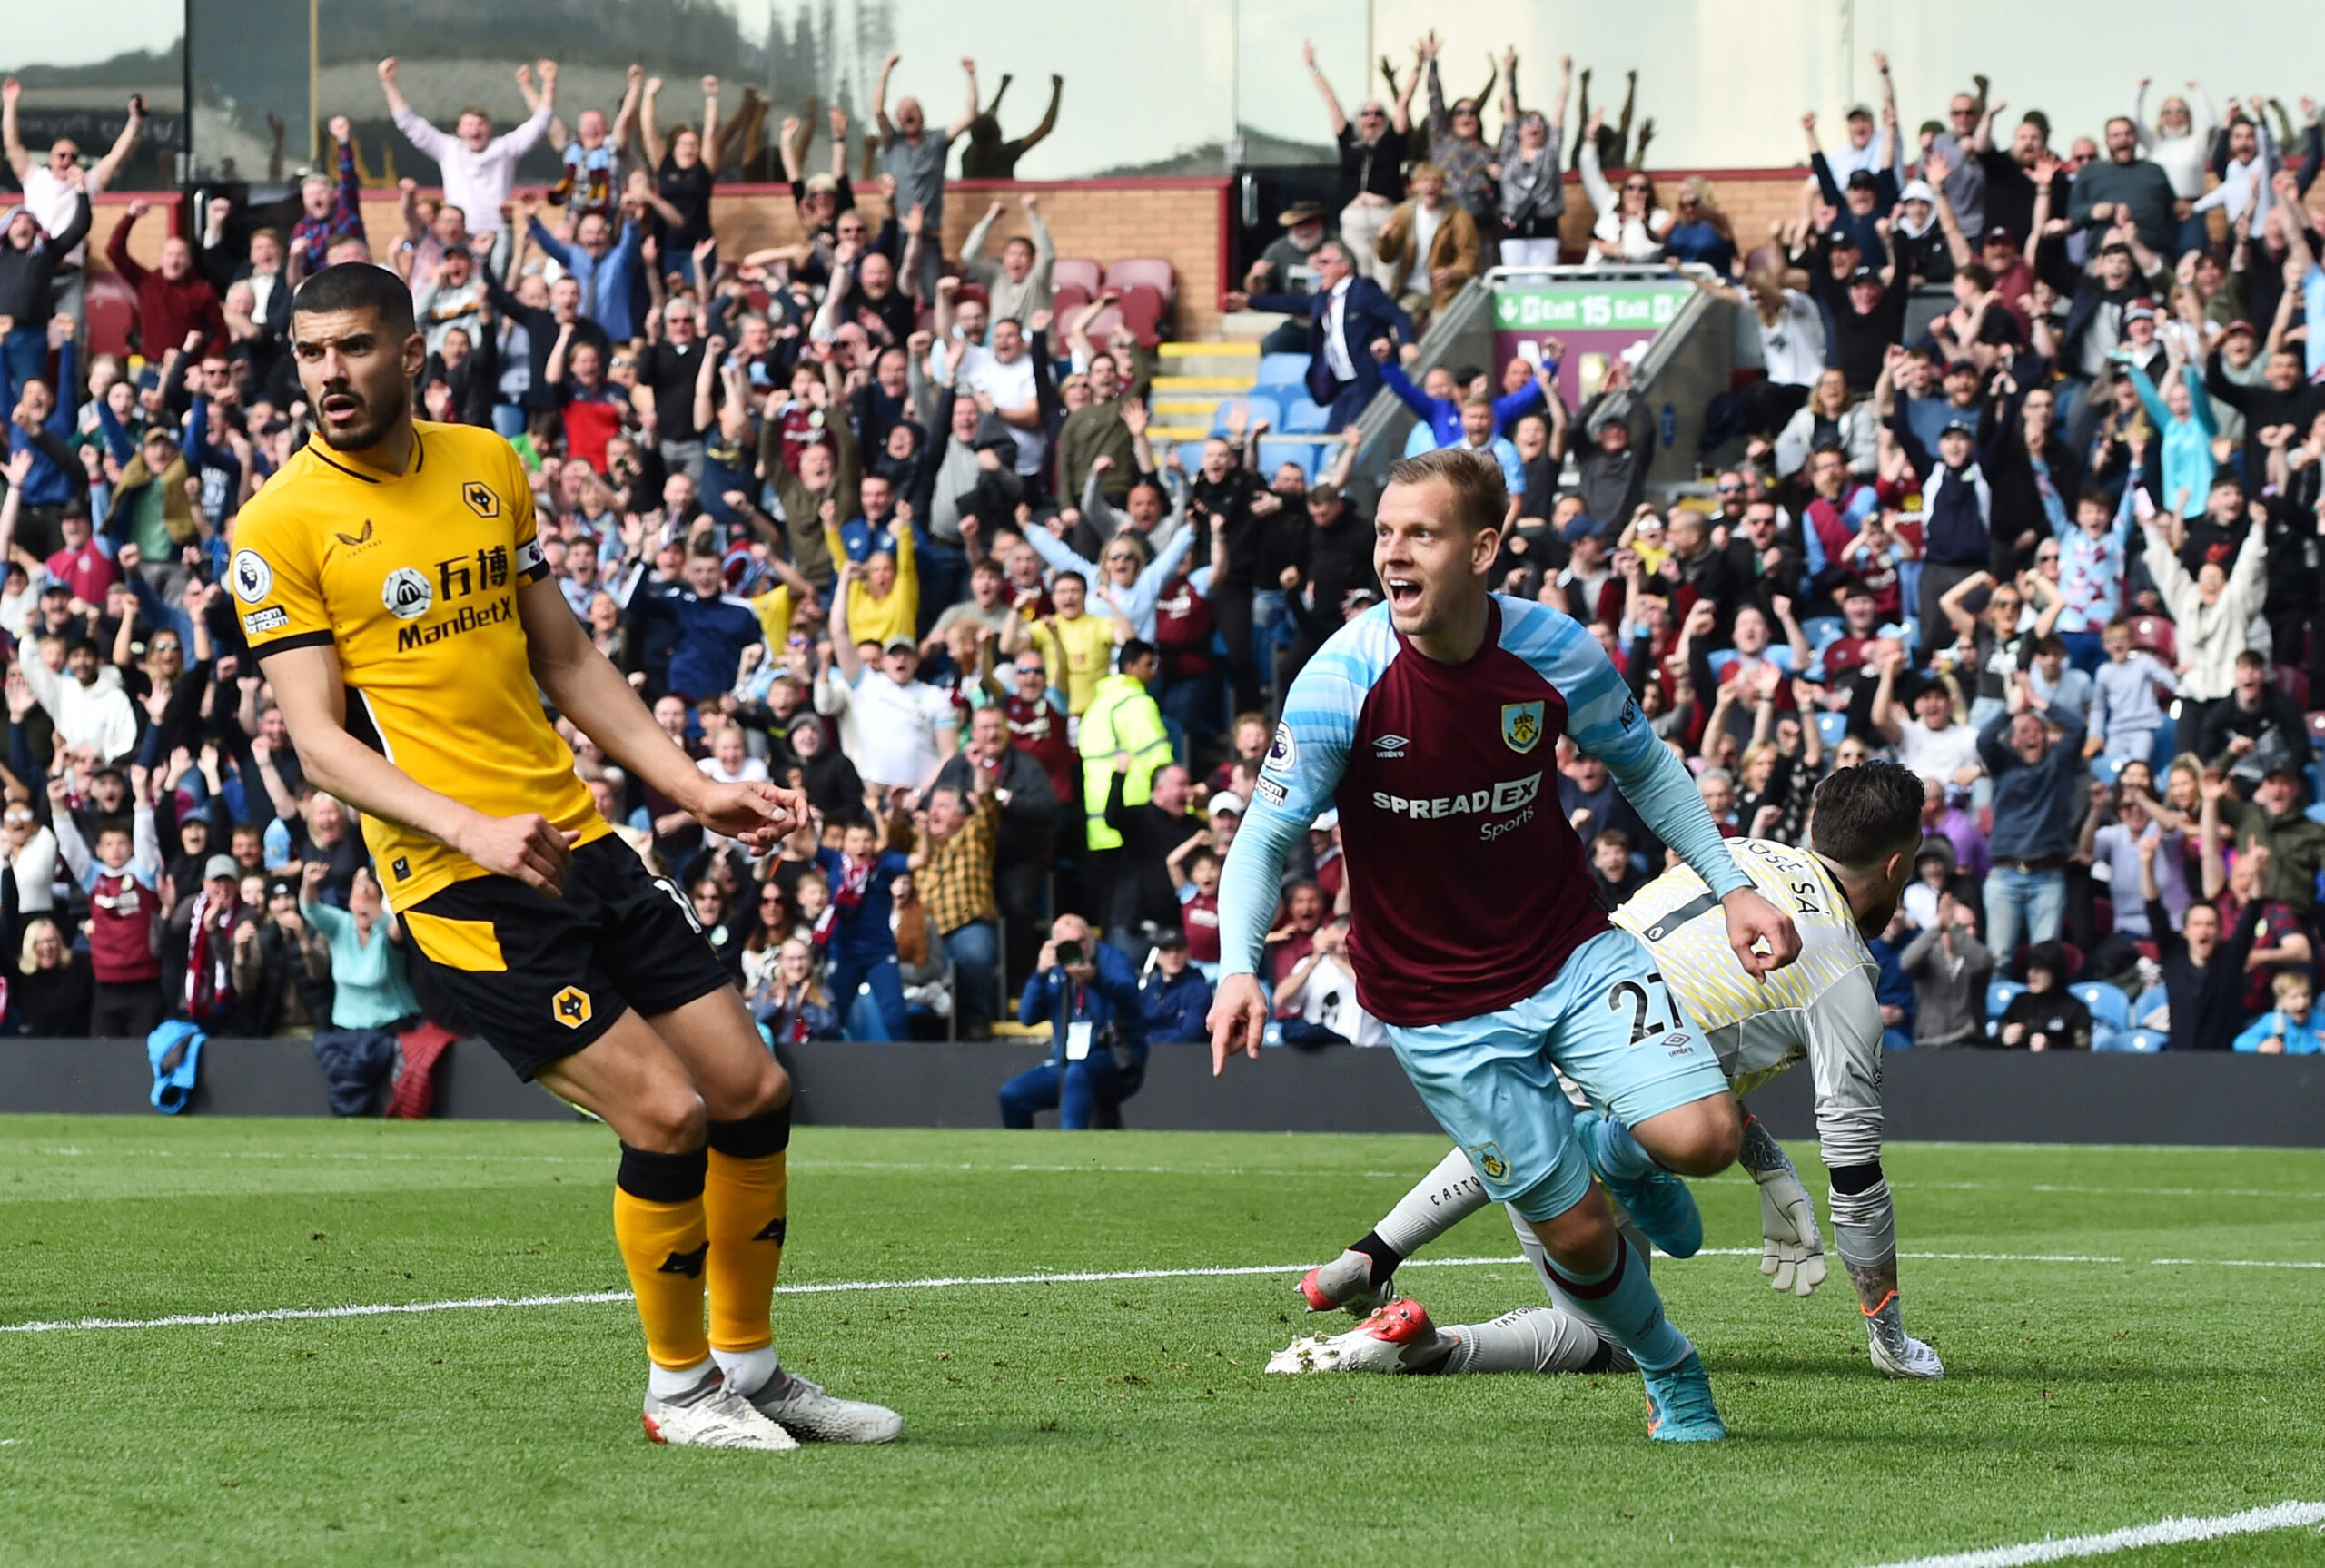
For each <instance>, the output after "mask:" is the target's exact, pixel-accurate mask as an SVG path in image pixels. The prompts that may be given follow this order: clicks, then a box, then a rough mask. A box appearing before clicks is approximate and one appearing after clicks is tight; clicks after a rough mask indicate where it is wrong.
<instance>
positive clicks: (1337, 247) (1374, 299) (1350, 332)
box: [1227, 240, 1413, 432]
mask: <svg viewBox="0 0 2325 1568" xmlns="http://www.w3.org/2000/svg"><path fill="white" fill-rule="evenodd" d="M1309 264H1310V265H1311V266H1312V267H1313V268H1314V269H1315V270H1316V291H1315V292H1314V293H1312V294H1249V295H1246V294H1241V293H1231V294H1229V295H1228V296H1227V308H1228V309H1229V310H1231V311H1241V310H1245V309H1250V310H1253V311H1281V312H1282V313H1284V314H1285V315H1288V316H1304V317H1306V318H1308V352H1309V360H1308V395H1309V396H1310V397H1311V398H1313V399H1316V401H1318V402H1319V403H1321V404H1322V405H1324V407H1325V409H1327V410H1329V412H1330V418H1329V419H1326V420H1325V423H1324V429H1326V430H1327V431H1328V432H1329V431H1337V430H1339V429H1341V428H1342V427H1343V426H1345V425H1347V424H1348V423H1349V422H1350V420H1352V419H1355V418H1356V417H1357V415H1359V414H1360V413H1362V412H1363V411H1364V405H1365V404H1367V403H1369V402H1370V401H1371V400H1372V396H1373V394H1374V393H1376V392H1378V391H1379V390H1380V366H1379V365H1378V364H1376V363H1375V362H1374V360H1373V358H1372V342H1373V340H1375V339H1376V338H1388V339H1390V340H1392V341H1394V342H1397V343H1399V344H1406V343H1410V342H1411V341H1412V340H1413V323H1412V318H1411V317H1410V316H1408V315H1406V314H1405V313H1404V311H1400V310H1399V309H1398V308H1397V302H1396V301H1394V300H1391V299H1390V297H1389V296H1388V294H1387V293H1386V292H1385V291H1382V289H1381V287H1380V284H1378V283H1376V282H1374V281H1372V280H1371V279H1370V278H1360V277H1358V276H1357V275H1356V269H1355V268H1354V267H1353V266H1352V265H1351V264H1350V261H1349V257H1348V251H1347V249H1346V248H1345V247H1344V246H1342V245H1341V242H1339V241H1338V240H1327V241H1325V242H1323V243H1322V244H1321V245H1319V246H1317V247H1316V249H1315V251H1314V253H1313V254H1311V256H1310V258H1309Z"/></svg>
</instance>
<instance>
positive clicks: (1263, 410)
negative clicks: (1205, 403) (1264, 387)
mask: <svg viewBox="0 0 2325 1568" xmlns="http://www.w3.org/2000/svg"><path fill="white" fill-rule="evenodd" d="M1238 403H1242V404H1243V405H1245V406H1246V407H1247V408H1248V409H1250V412H1249V414H1248V415H1247V416H1246V419H1265V420H1266V421H1267V422H1268V426H1269V428H1270V429H1277V428H1279V427H1280V425H1281V420H1282V419H1283V407H1282V405H1281V404H1280V403H1278V402H1277V401H1276V400H1275V399H1273V398H1263V397H1261V396H1260V395H1259V394H1257V393H1255V392H1254V393H1242V394H1239V395H1237V396H1235V397H1232V398H1222V399H1219V406H1218V407H1217V408H1215V409H1212V411H1211V433H1212V435H1214V436H1223V435H1225V434H1226V433H1227V410H1228V409H1232V408H1233V407H1235V405H1236V404H1238ZM1248 428H1249V426H1248V425H1247V426H1246V429H1248Z"/></svg>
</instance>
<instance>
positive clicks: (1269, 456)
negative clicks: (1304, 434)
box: [1260, 440, 1322, 480]
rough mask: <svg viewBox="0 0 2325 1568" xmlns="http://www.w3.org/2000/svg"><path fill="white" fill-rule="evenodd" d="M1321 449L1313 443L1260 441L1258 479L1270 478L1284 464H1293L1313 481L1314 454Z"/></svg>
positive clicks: (1314, 473) (1314, 469) (1314, 468)
mask: <svg viewBox="0 0 2325 1568" xmlns="http://www.w3.org/2000/svg"><path fill="white" fill-rule="evenodd" d="M1321 450H1322V448H1321V447H1319V446H1317V445H1316V443H1315V442H1313V441H1272V440H1261V442H1260V478H1261V479H1262V480H1265V479H1270V478H1274V476H1275V471H1276V469H1277V468H1280V467H1281V466H1282V465H1283V464H1285V463H1294V464H1297V465H1298V466H1299V468H1300V471H1301V473H1303V474H1306V475H1307V476H1308V477H1309V478H1311V479H1313V478H1315V477H1316V454H1317V453H1318V452H1320V451H1321Z"/></svg>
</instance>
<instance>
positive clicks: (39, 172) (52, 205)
mask: <svg viewBox="0 0 2325 1568" xmlns="http://www.w3.org/2000/svg"><path fill="white" fill-rule="evenodd" d="M81 178H82V180H83V181H84V184H82V185H68V184H66V183H65V182H64V181H62V180H60V179H58V178H57V177H56V173H55V171H54V170H53V169H51V168H50V167H49V166H48V161H47V160H46V159H45V158H44V159H42V160H41V161H40V162H38V163H33V164H30V165H28V166H27V167H26V168H25V211H26V212H30V213H31V214H32V215H33V216H34V217H35V218H37V219H39V220H40V226H41V227H42V228H43V229H44V230H45V231H46V232H49V233H52V234H62V233H63V232H64V231H65V228H66V226H67V225H69V224H70V223H71V222H73V217H74V213H75V212H79V211H80V200H81V192H82V191H84V190H86V191H87V192H89V200H90V201H91V202H95V201H96V199H97V195H98V193H99V192H102V191H103V190H104V186H103V185H102V184H100V183H98V182H97V174H96V171H95V170H94V169H90V170H84V171H83V173H82V175H81ZM88 259H89V242H87V241H86V240H84V241H82V242H80V243H79V244H77V245H75V246H74V247H73V253H72V254H71V255H69V256H67V257H65V258H64V265H66V266H68V267H78V266H80V265H82V264H83V263H84V262H86V261H88Z"/></svg>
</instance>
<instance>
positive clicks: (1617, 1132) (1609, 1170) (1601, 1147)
mask: <svg viewBox="0 0 2325 1568" xmlns="http://www.w3.org/2000/svg"><path fill="white" fill-rule="evenodd" d="M1589 1136H1590V1139H1591V1153H1592V1155H1593V1156H1594V1157H1595V1159H1596V1162H1597V1164H1598V1169H1599V1170H1600V1171H1601V1172H1603V1173H1604V1174H1605V1175H1608V1176H1610V1177H1612V1178H1615V1179H1616V1180H1618V1181H1645V1180H1646V1179H1647V1178H1648V1177H1650V1176H1652V1175H1654V1174H1655V1173H1656V1172H1657V1171H1658V1170H1660V1169H1663V1168H1662V1167H1661V1166H1659V1165H1657V1164H1656V1163H1655V1159H1654V1157H1653V1156H1652V1155H1650V1154H1648V1153H1647V1150H1646V1149H1642V1148H1640V1147H1639V1141H1638V1139H1636V1138H1633V1137H1632V1136H1631V1129H1629V1128H1628V1127H1625V1126H1624V1125H1623V1124H1622V1123H1621V1122H1619V1121H1617V1120H1616V1119H1614V1118H1613V1117H1611V1116H1608V1115H1605V1114H1603V1113H1602V1114H1601V1115H1600V1116H1599V1118H1598V1121H1597V1123H1596V1124H1595V1125H1594V1126H1592V1128H1591V1129H1590V1134H1589Z"/></svg>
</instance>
